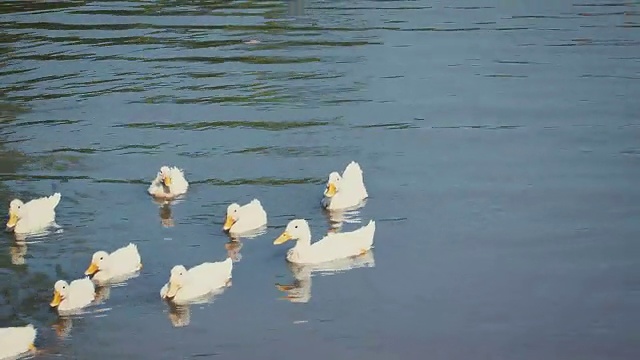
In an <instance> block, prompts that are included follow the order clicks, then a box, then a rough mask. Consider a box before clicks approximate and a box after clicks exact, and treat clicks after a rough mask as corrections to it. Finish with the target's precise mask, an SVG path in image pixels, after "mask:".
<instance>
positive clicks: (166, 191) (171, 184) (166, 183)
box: [147, 166, 189, 199]
mask: <svg viewBox="0 0 640 360" xmlns="http://www.w3.org/2000/svg"><path fill="white" fill-rule="evenodd" d="M188 188H189V183H188V182H187V180H186V179H185V178H184V173H183V172H182V170H180V169H178V168H177V167H175V166H174V167H169V166H163V167H161V168H160V171H159V172H158V175H157V176H156V178H155V179H153V181H152V182H151V185H150V186H149V189H148V190H147V191H148V192H149V194H150V195H152V196H154V197H157V198H163V199H172V198H174V197H176V196H179V195H182V194H184V193H186V192H187V189H188Z"/></svg>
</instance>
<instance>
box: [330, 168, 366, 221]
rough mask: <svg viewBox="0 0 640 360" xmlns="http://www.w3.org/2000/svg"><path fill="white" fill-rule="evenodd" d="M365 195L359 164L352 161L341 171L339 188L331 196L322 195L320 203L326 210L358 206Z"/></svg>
mask: <svg viewBox="0 0 640 360" xmlns="http://www.w3.org/2000/svg"><path fill="white" fill-rule="evenodd" d="M367 197H369V194H368V193H367V189H366V187H365V186H364V178H363V174H362V169H361V168H360V164H358V163H357V162H355V161H352V162H350V163H349V165H347V167H346V168H345V169H344V172H343V173H342V179H341V181H340V190H339V191H338V192H336V194H335V195H334V196H333V197H324V198H323V199H322V205H323V206H324V207H325V208H327V209H328V210H341V209H349V208H354V207H358V206H359V205H360V204H361V203H362V202H363V201H364V200H365V199H366V198H367Z"/></svg>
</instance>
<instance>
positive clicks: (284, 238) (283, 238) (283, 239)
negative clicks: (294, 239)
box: [273, 231, 291, 245]
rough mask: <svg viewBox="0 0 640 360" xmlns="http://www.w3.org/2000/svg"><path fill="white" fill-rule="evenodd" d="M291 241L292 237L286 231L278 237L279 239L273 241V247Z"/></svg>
mask: <svg viewBox="0 0 640 360" xmlns="http://www.w3.org/2000/svg"><path fill="white" fill-rule="evenodd" d="M289 240H291V235H289V233H288V232H286V231H285V232H283V233H282V235H280V236H278V238H277V239H275V240H274V241H273V245H280V244H284V243H286V242H287V241H289Z"/></svg>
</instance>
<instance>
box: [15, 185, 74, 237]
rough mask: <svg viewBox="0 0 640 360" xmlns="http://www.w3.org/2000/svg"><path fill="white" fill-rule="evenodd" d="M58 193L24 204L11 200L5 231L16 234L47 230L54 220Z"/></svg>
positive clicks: (58, 201) (17, 200)
mask: <svg viewBox="0 0 640 360" xmlns="http://www.w3.org/2000/svg"><path fill="white" fill-rule="evenodd" d="M61 196H62V195H60V193H55V194H53V195H51V196H45V197H41V198H38V199H33V200H31V201H29V202H27V203H26V204H25V203H23V202H22V201H21V200H20V199H13V200H12V201H11V203H10V204H9V221H8V222H7V229H8V230H13V232H15V233H18V234H24V233H31V232H37V231H39V230H43V229H45V228H47V227H48V226H49V225H51V223H53V222H54V220H55V218H56V211H55V209H56V206H58V203H60V197H61Z"/></svg>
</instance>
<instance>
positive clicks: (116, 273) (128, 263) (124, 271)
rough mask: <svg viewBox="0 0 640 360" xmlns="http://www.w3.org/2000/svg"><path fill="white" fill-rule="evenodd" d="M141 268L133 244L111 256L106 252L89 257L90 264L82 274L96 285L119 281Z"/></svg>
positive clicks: (99, 252)
mask: <svg viewBox="0 0 640 360" xmlns="http://www.w3.org/2000/svg"><path fill="white" fill-rule="evenodd" d="M141 268H142V262H141V260H140V254H139V253H138V247H137V246H136V245H135V244H132V243H129V245H127V246H125V247H122V248H120V249H118V250H116V251H114V252H112V253H111V254H109V253H107V252H106V251H97V252H95V253H94V254H93V256H92V257H91V264H90V265H89V267H88V268H87V270H86V271H85V272H84V274H85V275H88V276H92V280H93V281H95V282H97V283H105V282H109V281H114V280H120V279H124V280H126V278H127V277H128V275H132V274H133V273H135V272H136V271H138V270H140V269H141Z"/></svg>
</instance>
